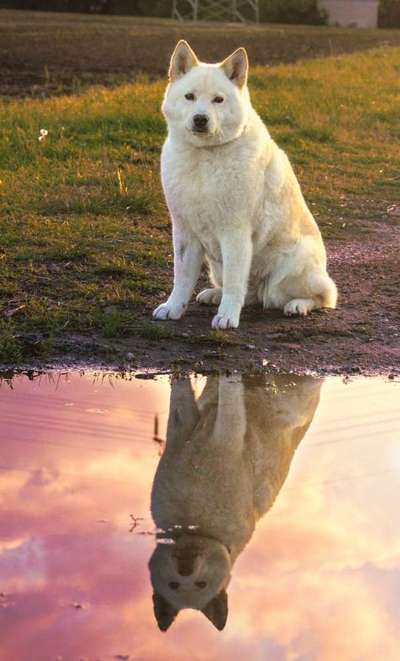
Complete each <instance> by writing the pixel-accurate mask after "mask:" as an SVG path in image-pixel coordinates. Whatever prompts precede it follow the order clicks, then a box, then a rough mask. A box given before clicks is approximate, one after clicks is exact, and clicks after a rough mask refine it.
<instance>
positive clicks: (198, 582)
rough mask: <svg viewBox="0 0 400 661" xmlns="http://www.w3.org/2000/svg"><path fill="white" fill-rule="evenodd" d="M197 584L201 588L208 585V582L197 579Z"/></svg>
mask: <svg viewBox="0 0 400 661" xmlns="http://www.w3.org/2000/svg"><path fill="white" fill-rule="evenodd" d="M195 585H196V586H197V587H198V588H200V590H201V589H202V588H205V587H206V585H207V583H206V582H205V581H196V583H195Z"/></svg>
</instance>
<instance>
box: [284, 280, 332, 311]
mask: <svg viewBox="0 0 400 661" xmlns="http://www.w3.org/2000/svg"><path fill="white" fill-rule="evenodd" d="M299 293H300V292H299ZM336 301H337V289H336V285H335V283H334V282H333V280H332V278H330V277H329V275H328V274H327V273H310V275H309V276H308V277H307V280H306V286H305V288H304V293H303V296H301V297H300V296H299V297H296V298H292V299H291V300H290V301H288V302H287V303H286V304H285V305H284V307H283V313H284V314H285V315H286V316H288V317H290V316H292V315H300V316H305V315H307V314H308V313H309V312H311V310H314V309H315V308H335V307H336Z"/></svg>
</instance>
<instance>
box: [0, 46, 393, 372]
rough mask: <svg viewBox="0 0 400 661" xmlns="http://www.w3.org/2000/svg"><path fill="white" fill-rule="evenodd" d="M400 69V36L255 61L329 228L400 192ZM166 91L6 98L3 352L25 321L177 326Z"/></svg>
mask: <svg viewBox="0 0 400 661" xmlns="http://www.w3.org/2000/svg"><path fill="white" fill-rule="evenodd" d="M399 72H400V49H395V48H382V49H376V50H373V51H367V52H360V53H357V54H353V55H344V56H338V57H330V58H326V59H320V60H310V61H306V62H301V63H297V64H293V65H280V66H275V67H271V68H265V67H258V68H255V69H253V72H252V76H251V79H250V87H251V90H252V97H253V101H254V104H255V106H256V108H257V109H258V111H259V112H260V114H261V116H262V117H263V118H264V120H265V121H266V123H267V125H268V126H269V127H270V131H271V133H272V136H273V137H274V138H275V139H276V140H277V141H278V143H279V144H281V145H282V146H283V147H284V148H285V149H286V151H287V152H288V154H289V156H290V158H291V160H292V162H293V163H294V165H295V169H296V172H297V174H298V176H299V179H300V181H301V183H302V186H303V190H304V193H305V196H306V198H307V200H308V202H309V203H310V205H311V209H312V210H313V212H314V213H315V216H316V218H317V220H318V221H319V224H320V226H321V228H322V231H323V234H324V236H325V237H330V236H333V237H336V238H341V237H342V238H348V237H350V236H361V234H362V232H363V231H366V230H367V229H368V223H365V221H368V220H388V218H387V217H386V216H385V210H386V208H387V207H388V206H389V204H391V203H394V202H396V201H398V187H399V178H400V149H399V138H400V125H399V122H398V108H399V103H400V94H399V88H398V77H399ZM163 89H164V81H163V80H161V81H153V82H152V81H149V80H147V79H145V78H143V77H142V78H141V79H138V80H136V82H134V83H132V84H127V85H123V86H120V87H118V88H116V89H113V90H111V89H106V88H102V87H98V88H92V89H90V90H87V91H85V92H84V93H82V94H78V95H70V96H63V97H53V98H49V99H45V100H37V99H19V100H3V101H2V102H1V103H0V123H1V126H2V134H3V138H2V140H1V142H0V237H1V241H0V361H3V362H4V361H6V360H7V359H9V360H10V362H12V361H17V360H18V359H19V358H20V357H21V355H22V354H21V351H22V348H21V346H20V344H19V339H18V338H19V337H20V336H21V333H22V334H24V333H25V334H26V333H32V332H34V333H38V334H40V335H41V336H43V337H45V338H47V341H49V340H51V338H53V337H59V336H63V335H68V334H71V333H83V334H98V335H101V336H104V337H107V338H112V337H123V336H127V335H129V336H133V335H135V333H136V334H139V335H141V336H142V337H147V338H150V339H151V340H153V341H157V340H158V339H160V340H164V339H168V338H170V337H171V336H172V335H171V333H170V331H169V330H161V326H160V327H159V326H158V325H155V324H152V323H150V322H149V319H150V312H151V309H152V308H153V306H154V305H155V304H156V303H157V302H158V301H160V300H162V299H163V298H164V297H165V294H166V293H167V292H168V290H169V288H170V283H171V276H172V254H171V251H172V249H171V241H170V229H169V220H168V217H167V213H166V209H165V205H164V202H163V198H162V192H161V187H160V181H159V173H158V170H159V151H160V148H161V145H162V142H163V140H164V137H165V128H164V123H163V121H162V117H161V115H160V112H159V106H160V101H161V97H162V94H163ZM42 128H44V129H46V130H47V131H48V135H47V136H46V138H45V139H44V140H42V141H39V139H38V138H39V132H40V129H42ZM158 328H160V330H158ZM163 328H164V327H163ZM214 341H217V342H222V341H223V342H226V340H225V339H224V338H214Z"/></svg>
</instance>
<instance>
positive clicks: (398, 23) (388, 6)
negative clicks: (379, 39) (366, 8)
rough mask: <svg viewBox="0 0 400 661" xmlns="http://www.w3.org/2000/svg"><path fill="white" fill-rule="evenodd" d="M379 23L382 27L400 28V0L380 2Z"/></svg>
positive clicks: (383, 0)
mask: <svg viewBox="0 0 400 661" xmlns="http://www.w3.org/2000/svg"><path fill="white" fill-rule="evenodd" d="M378 25H379V27H380V28H400V2H399V0H381V1H380V3H379V14H378Z"/></svg>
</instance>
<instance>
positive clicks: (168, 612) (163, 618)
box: [153, 592, 179, 631]
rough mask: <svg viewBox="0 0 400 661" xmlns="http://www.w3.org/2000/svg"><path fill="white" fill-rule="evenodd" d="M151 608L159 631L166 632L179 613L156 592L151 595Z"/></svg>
mask: <svg viewBox="0 0 400 661" xmlns="http://www.w3.org/2000/svg"><path fill="white" fill-rule="evenodd" d="M153 606H154V615H155V618H156V620H157V624H158V628H159V629H160V630H161V631H167V629H169V627H170V626H171V624H172V622H173V621H174V620H175V618H176V616H177V615H178V612H179V611H177V610H176V608H174V607H173V606H171V604H170V603H169V602H168V601H167V600H166V599H164V597H163V596H162V595H161V594H159V593H158V592H154V594H153Z"/></svg>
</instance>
